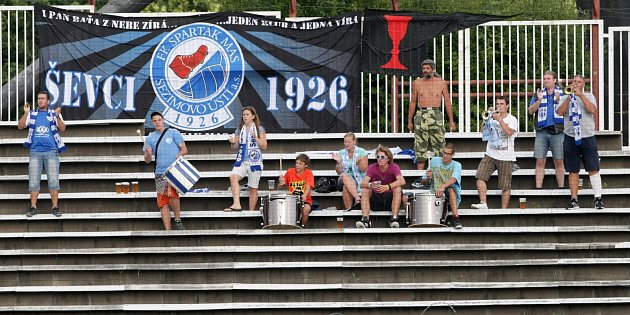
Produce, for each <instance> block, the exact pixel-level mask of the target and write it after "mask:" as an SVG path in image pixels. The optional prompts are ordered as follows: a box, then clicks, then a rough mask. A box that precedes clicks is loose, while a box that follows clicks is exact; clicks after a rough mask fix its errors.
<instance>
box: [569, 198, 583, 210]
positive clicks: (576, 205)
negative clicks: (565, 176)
mask: <svg viewBox="0 0 630 315" xmlns="http://www.w3.org/2000/svg"><path fill="white" fill-rule="evenodd" d="M573 209H580V203H579V202H578V200H577V199H575V198H571V201H569V204H568V205H567V210H573Z"/></svg>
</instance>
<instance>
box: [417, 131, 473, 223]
mask: <svg viewBox="0 0 630 315" xmlns="http://www.w3.org/2000/svg"><path fill="white" fill-rule="evenodd" d="M454 155H455V146H454V145H453V143H451V142H449V143H447V144H446V145H445V146H444V150H443V151H442V157H439V156H436V157H434V158H432V159H431V163H430V164H429V169H427V173H426V175H425V176H423V177H422V184H423V185H429V183H431V184H430V186H431V189H432V191H435V196H436V197H438V198H442V196H444V197H445V198H446V199H448V203H449V205H450V207H451V211H452V212H453V226H454V227H455V228H456V229H461V228H462V227H463V225H462V222H461V220H460V219H459V213H458V212H457V207H458V206H459V203H460V202H461V201H462V198H461V191H462V188H461V185H460V182H461V181H462V165H461V164H460V163H459V162H457V161H453V156H454ZM444 210H445V211H446V209H444Z"/></svg>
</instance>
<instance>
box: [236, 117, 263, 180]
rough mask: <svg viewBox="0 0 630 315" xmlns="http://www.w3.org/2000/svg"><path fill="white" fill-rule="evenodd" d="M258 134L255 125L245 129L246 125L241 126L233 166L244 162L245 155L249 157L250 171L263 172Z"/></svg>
mask: <svg viewBox="0 0 630 315" xmlns="http://www.w3.org/2000/svg"><path fill="white" fill-rule="evenodd" d="M257 138H258V132H257V130H256V124H252V125H251V126H250V127H249V130H248V129H247V126H246V125H243V127H242V128H241V132H240V133H239V137H238V139H239V141H238V143H239V146H238V154H237V155H236V162H234V164H233V166H237V167H238V166H241V164H242V163H243V161H244V157H245V154H247V155H248V157H249V165H250V169H251V170H252V171H253V172H255V171H262V170H263V156H262V151H261V150H260V147H259V146H258V141H257V140H256V139H257Z"/></svg>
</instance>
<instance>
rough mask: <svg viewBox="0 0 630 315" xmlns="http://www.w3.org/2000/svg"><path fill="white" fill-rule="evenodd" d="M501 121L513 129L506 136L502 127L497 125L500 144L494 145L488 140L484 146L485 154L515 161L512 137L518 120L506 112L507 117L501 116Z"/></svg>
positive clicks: (516, 129) (497, 158)
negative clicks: (512, 131) (509, 134)
mask: <svg viewBox="0 0 630 315" xmlns="http://www.w3.org/2000/svg"><path fill="white" fill-rule="evenodd" d="M503 122H504V123H506V124H507V125H508V127H510V129H512V130H514V133H512V135H511V136H508V135H507V134H506V133H505V131H503V128H501V127H499V128H498V129H497V130H496V131H494V132H497V133H498V135H499V139H500V145H499V146H498V147H495V146H493V145H491V143H490V141H488V145H487V146H486V155H487V156H489V157H491V158H493V159H495V160H499V161H516V152H514V139H515V138H516V133H517V131H518V120H517V119H516V117H514V116H512V115H511V114H509V113H508V115H507V117H505V118H503Z"/></svg>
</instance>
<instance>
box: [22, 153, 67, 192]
mask: <svg viewBox="0 0 630 315" xmlns="http://www.w3.org/2000/svg"><path fill="white" fill-rule="evenodd" d="M43 168H45V169H46V177H47V178H48V180H47V182H48V190H59V189H60V187H59V153H57V150H51V151H47V152H31V157H30V160H29V162H28V191H31V192H32V191H39V183H40V181H41V180H42V169H43Z"/></svg>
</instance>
